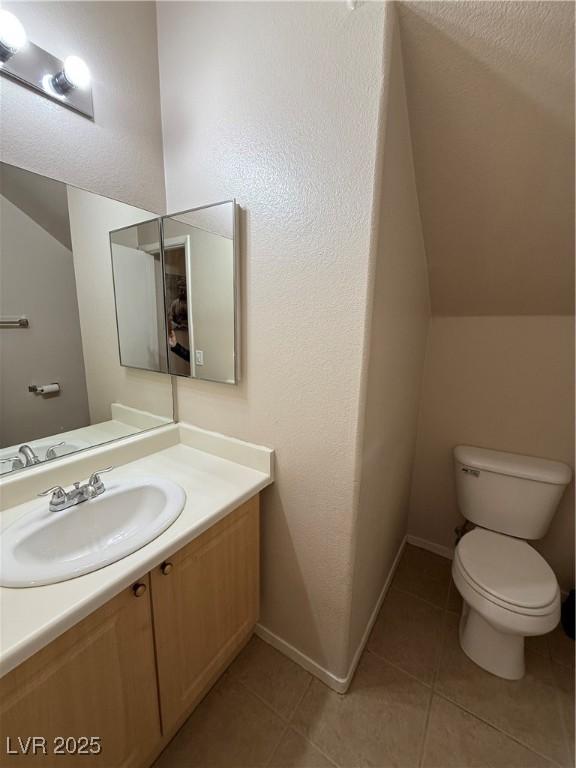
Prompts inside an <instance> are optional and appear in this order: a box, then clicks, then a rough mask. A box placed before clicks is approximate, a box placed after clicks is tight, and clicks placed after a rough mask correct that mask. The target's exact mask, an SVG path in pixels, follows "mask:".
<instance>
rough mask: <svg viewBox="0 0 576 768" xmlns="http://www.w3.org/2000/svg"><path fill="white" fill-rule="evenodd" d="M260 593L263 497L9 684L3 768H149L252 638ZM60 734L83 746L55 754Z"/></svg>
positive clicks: (2, 703) (1, 702)
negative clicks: (95, 747)
mask: <svg viewBox="0 0 576 768" xmlns="http://www.w3.org/2000/svg"><path fill="white" fill-rule="evenodd" d="M258 594H259V497H258V496H255V497H253V498H252V499H250V500H249V501H248V502H246V503H245V504H243V505H242V506H240V507H239V508H238V509H236V510H235V511H234V512H232V513H230V514H229V515H228V516H226V517H225V518H223V519H222V520H220V521H219V522H218V523H216V524H215V525H213V526H212V527H211V528H209V529H208V530H206V531H205V532H204V533H203V534H201V535H200V536H199V537H198V538H196V539H194V540H193V541H192V542H190V544H188V545H187V546H185V547H184V548H183V549H181V550H180V551H178V552H176V553H175V554H174V556H173V557H170V558H169V559H168V560H167V561H166V562H164V563H163V564H162V565H161V566H159V567H158V568H155V569H154V570H153V571H152V572H151V573H150V574H148V575H146V576H144V577H143V578H142V579H140V580H139V581H138V582H136V583H135V584H134V585H132V587H130V588H128V589H124V590H123V591H122V592H121V593H120V594H118V595H117V596H116V597H114V598H113V599H112V600H110V601H109V602H108V603H106V604H105V605H103V606H102V607H101V608H99V609H97V610H96V611H94V613H92V614H91V615H90V616H88V617H87V618H85V619H84V620H83V621H81V622H80V623H79V624H77V625H75V626H74V627H72V628H71V629H69V630H68V631H67V632H65V633H64V634H63V635H61V636H60V637H58V638H56V639H55V640H54V641H53V642H52V643H50V645H48V646H46V647H45V648H43V649H42V650H40V651H38V653H36V654H35V655H34V656H32V657H31V658H29V659H28V660H27V661H25V662H23V663H22V664H21V665H20V666H18V667H16V668H15V669H14V670H12V671H11V672H9V673H8V674H7V675H5V676H4V677H3V678H1V679H0V766H6V768H12V766H20V767H21V768H22V767H24V768H25V766H28V765H39V766H43V768H58V766H61V765H72V766H78V765H82V764H86V765H89V766H94V768H147V767H148V766H150V765H151V763H152V762H153V760H154V758H155V757H156V756H157V755H158V753H159V752H160V751H161V750H162V749H163V748H164V747H165V746H166V744H167V743H168V741H169V740H170V738H171V737H172V736H173V735H174V733H175V732H176V730H177V729H178V728H179V727H180V725H181V724H182V723H183V722H184V720H185V719H186V718H187V717H188V716H189V715H190V713H191V711H192V710H193V708H194V707H195V706H196V704H197V703H198V702H199V701H200V699H201V698H202V697H203V696H204V694H205V693H206V692H207V691H208V690H209V688H210V686H211V685H212V684H213V683H214V682H215V681H216V680H217V678H218V677H219V676H220V675H221V674H222V672H223V671H224V670H225V669H226V667H227V666H228V665H229V664H230V662H231V661H232V659H233V658H234V656H235V655H236V654H237V653H238V651H239V650H240V649H241V648H242V646H243V645H244V643H245V642H246V641H247V640H248V638H249V637H250V635H251V633H252V630H253V628H254V624H255V623H256V621H257V618H258V607H259V603H258ZM33 736H37V737H42V738H43V739H45V745H46V754H44V751H43V750H42V749H41V748H40V749H38V744H37V745H36V754H34V752H33V749H34V744H33V743H32V742H31V741H26V740H27V739H28V738H29V737H33ZM18 737H20V739H21V741H20V742H19V741H18ZM58 737H63V738H64V739H66V738H67V737H72V738H73V739H76V747H75V748H74V746H75V745H74V744H73V743H71V742H70V743H69V744H67V745H66V747H65V751H64V754H55V748H56V747H57V745H58V744H59V742H58ZM80 737H83V738H87V739H88V740H89V739H90V737H97V738H98V740H99V743H100V745H101V751H100V753H95V752H94V751H90V747H89V746H88V745H84V741H83V740H82V742H81V744H82V746H83V748H85V749H86V750H87V753H79V752H78V742H79V740H80ZM8 738H9V739H10V741H9V742H8V741H7V739H8ZM26 746H27V747H28V752H27V753H26V754H23V751H24V749H25V748H26ZM69 747H72V752H71V753H67V751H66V750H68V749H69ZM9 748H10V749H12V750H16V751H17V752H18V754H9V753H8V749H9Z"/></svg>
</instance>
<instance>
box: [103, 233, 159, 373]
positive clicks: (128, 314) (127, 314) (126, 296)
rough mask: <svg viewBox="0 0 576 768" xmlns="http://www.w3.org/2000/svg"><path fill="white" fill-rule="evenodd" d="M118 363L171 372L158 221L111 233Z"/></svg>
mask: <svg viewBox="0 0 576 768" xmlns="http://www.w3.org/2000/svg"><path fill="white" fill-rule="evenodd" d="M110 250H111V253H112V275H113V279H114V297H115V302H116V323H117V327H118V347H119V352H120V363H121V364H122V365H125V366H129V367H131V368H143V369H145V370H148V371H162V372H163V373H168V361H167V352H166V326H165V322H164V302H163V300H162V260H161V254H160V220H159V219H154V220H153V221H146V222H143V223H142V224H138V225H136V226H132V227H125V228H124V229H120V230H116V231H115V232H111V233H110Z"/></svg>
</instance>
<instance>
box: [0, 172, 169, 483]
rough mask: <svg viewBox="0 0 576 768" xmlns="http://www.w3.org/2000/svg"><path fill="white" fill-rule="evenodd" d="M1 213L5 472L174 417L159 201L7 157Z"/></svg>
mask: <svg viewBox="0 0 576 768" xmlns="http://www.w3.org/2000/svg"><path fill="white" fill-rule="evenodd" d="M0 216H1V223H2V227H1V234H0V474H1V475H6V474H7V473H9V472H12V471H15V470H21V469H23V468H26V467H28V466H34V465H35V464H37V463H39V462H44V461H50V460H53V459H55V458H58V457H59V456H62V455H66V454H69V453H71V452H74V451H78V450H82V449H84V448H88V447H91V446H94V445H98V444H101V443H105V442H108V441H110V440H114V439H117V438H119V437H124V436H127V435H131V434H134V433H136V432H139V431H141V430H145V429H150V428H154V427H158V426H161V425H164V424H167V423H169V422H171V421H172V420H173V404H172V386H171V380H170V377H169V376H167V375H162V372H164V373H166V372H168V371H169V357H168V350H167V346H166V338H167V336H166V332H165V329H164V327H163V322H164V321H163V318H164V317H165V307H164V300H163V296H162V291H161V290H159V286H162V285H163V283H164V274H163V265H162V259H161V256H160V253H159V251H158V243H159V241H160V224H159V221H158V218H157V212H155V211H143V210H141V209H138V208H134V207H132V206H130V205H126V204H124V203H121V202H118V201H116V200H111V199H109V198H105V197H101V196H100V195H96V194H93V193H91V192H87V191H85V190H82V189H78V188H76V187H71V186H70V185H67V184H64V183H62V182H60V181H54V180H52V179H49V178H46V177H44V176H39V175H37V174H35V173H30V172H29V171H25V170H22V169H20V168H16V167H14V166H10V165H6V164H0ZM112 230H119V237H120V233H124V239H122V240H119V243H118V246H117V247H118V248H120V247H122V248H123V249H124V251H123V253H124V254H125V258H126V264H125V266H126V269H125V272H124V273H122V274H115V275H114V277H115V280H116V290H117V292H118V293H119V295H120V296H121V297H122V302H121V304H120V306H121V308H122V311H123V315H122V324H123V326H124V327H125V328H126V338H125V340H124V341H125V343H124V345H122V343H121V345H120V348H121V354H122V357H123V358H125V359H126V364H129V365H130V366H133V367H125V366H124V365H121V363H120V355H119V350H118V337H117V325H116V312H115V309H116V307H117V306H118V303H116V307H115V301H114V283H113V276H112V266H111V263H110V245H109V233H110V232H111V231H112ZM147 244H148V245H150V246H152V247H151V250H146V246H147ZM154 248H156V250H154ZM141 255H142V259H143V261H142V276H141V279H138V280H136V279H135V275H136V273H137V271H136V270H134V269H132V268H131V267H130V264H131V263H132V262H131V260H132V261H135V260H136V259H137V258H140V256H141ZM138 369H145V370H138Z"/></svg>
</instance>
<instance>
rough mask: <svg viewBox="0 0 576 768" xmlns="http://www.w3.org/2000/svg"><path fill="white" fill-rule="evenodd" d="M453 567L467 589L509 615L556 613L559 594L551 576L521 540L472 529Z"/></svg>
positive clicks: (462, 543)
mask: <svg viewBox="0 0 576 768" xmlns="http://www.w3.org/2000/svg"><path fill="white" fill-rule="evenodd" d="M454 567H455V568H456V569H457V570H458V571H459V575H460V576H461V578H462V579H463V580H464V581H465V582H466V583H467V585H468V587H469V588H471V589H473V590H474V592H476V593H477V594H479V595H480V596H481V597H483V598H484V599H486V600H489V601H490V602H491V603H494V604H495V605H497V606H500V607H501V608H504V609H506V610H508V611H511V612H513V613H516V614H521V615H524V616H547V615H549V614H552V613H555V612H557V610H558V604H559V596H560V591H559V587H558V582H557V581H556V576H555V575H554V572H553V571H552V569H551V568H550V566H549V565H548V563H547V562H546V561H545V560H544V558H543V557H542V556H541V555H540V554H539V553H538V552H536V550H535V549H533V548H532V547H531V546H530V545H529V544H527V543H526V542H525V541H522V540H521V539H514V538H512V537H511V536H505V535H503V534H501V533H495V532H494V531H488V530H485V529H484V528H475V529H474V530H473V531H471V532H470V533H467V534H466V535H465V536H464V537H463V538H462V539H461V540H460V542H459V544H458V546H457V548H456V552H455V556H454Z"/></svg>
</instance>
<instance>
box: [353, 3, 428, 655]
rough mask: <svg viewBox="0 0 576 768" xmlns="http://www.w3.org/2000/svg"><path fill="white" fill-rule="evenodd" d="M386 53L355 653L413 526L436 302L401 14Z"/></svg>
mask: <svg viewBox="0 0 576 768" xmlns="http://www.w3.org/2000/svg"><path fill="white" fill-rule="evenodd" d="M387 32H388V34H387V37H386V40H385V45H384V51H385V57H386V71H387V81H386V88H385V93H384V100H383V105H382V123H383V125H382V130H383V143H382V145H381V147H380V161H381V165H380V166H379V177H380V180H381V186H380V188H379V189H378V190H377V195H378V200H379V209H378V211H377V212H378V235H377V238H376V243H375V245H376V252H375V263H374V264H373V271H372V273H371V281H370V284H371V291H372V300H371V306H370V305H369V312H370V315H371V319H370V326H369V337H367V340H366V346H365V355H366V358H365V373H364V375H365V403H364V414H363V434H362V441H361V444H360V447H359V453H358V464H357V471H358V472H359V485H358V487H359V493H358V509H357V514H356V519H355V524H354V533H353V535H354V544H353V545H354V581H353V590H352V594H351V609H350V610H351V622H350V650H349V653H350V656H351V657H352V655H353V654H354V652H355V651H356V650H357V648H358V645H359V643H360V640H361V638H362V635H363V633H364V631H365V629H366V626H367V623H368V621H369V619H370V615H371V614H372V612H373V610H374V607H375V605H376V603H377V601H378V598H379V596H380V593H381V591H382V588H383V586H384V584H385V583H386V580H387V578H388V576H389V574H390V570H391V567H392V565H393V562H394V558H395V556H396V554H397V552H398V549H399V547H400V545H401V543H402V540H403V538H404V535H405V533H406V528H407V525H408V499H409V494H410V477H411V472H412V461H413V457H414V448H415V440H416V424H417V417H418V407H419V402H420V389H421V383H422V371H423V366H424V352H425V347H426V336H427V331H428V318H429V313H430V301H429V296H428V270H427V263H426V255H425V253H424V242H423V239H422V228H421V223H420V213H419V207H418V197H417V192H416V182H415V178H414V165H413V160H412V145H411V140H410V125H409V122H408V113H407V109H406V94H405V88H404V74H403V67H402V53H401V46H400V37H399V30H398V23H397V20H396V14H395V12H393V10H392V12H391V13H390V23H389V25H388V27H387Z"/></svg>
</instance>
